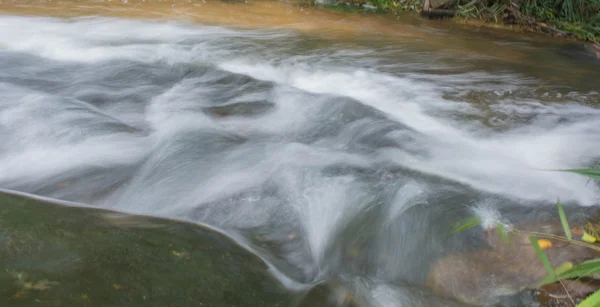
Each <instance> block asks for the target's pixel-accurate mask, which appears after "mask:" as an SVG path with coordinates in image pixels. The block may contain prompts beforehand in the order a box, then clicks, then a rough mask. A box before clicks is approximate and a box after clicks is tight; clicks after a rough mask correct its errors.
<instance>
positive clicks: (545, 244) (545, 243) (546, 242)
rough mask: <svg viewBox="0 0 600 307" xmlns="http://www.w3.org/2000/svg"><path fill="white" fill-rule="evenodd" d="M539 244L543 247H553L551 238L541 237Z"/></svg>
mask: <svg viewBox="0 0 600 307" xmlns="http://www.w3.org/2000/svg"><path fill="white" fill-rule="evenodd" d="M538 244H539V245H540V248H541V249H547V248H550V247H552V242H550V241H549V240H544V239H540V240H538Z"/></svg>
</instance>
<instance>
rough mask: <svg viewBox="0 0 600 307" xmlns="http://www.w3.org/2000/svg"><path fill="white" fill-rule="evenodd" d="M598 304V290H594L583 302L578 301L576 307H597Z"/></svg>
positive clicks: (599, 303)
mask: <svg viewBox="0 0 600 307" xmlns="http://www.w3.org/2000/svg"><path fill="white" fill-rule="evenodd" d="M598 306H600V291H596V292H594V294H592V295H590V296H588V297H587V298H586V299H585V300H583V302H581V303H579V305H577V307H598Z"/></svg>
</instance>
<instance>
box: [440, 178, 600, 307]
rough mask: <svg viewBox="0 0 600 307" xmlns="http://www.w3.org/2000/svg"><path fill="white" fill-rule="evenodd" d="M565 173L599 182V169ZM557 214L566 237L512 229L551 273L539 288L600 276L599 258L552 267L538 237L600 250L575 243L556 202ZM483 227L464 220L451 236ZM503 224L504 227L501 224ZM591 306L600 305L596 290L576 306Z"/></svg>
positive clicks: (562, 209)
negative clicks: (526, 239)
mask: <svg viewBox="0 0 600 307" xmlns="http://www.w3.org/2000/svg"><path fill="white" fill-rule="evenodd" d="M558 171H563V172H570V173H574V174H579V175H583V176H587V177H589V178H590V179H594V180H598V181H600V169H599V168H587V169H569V170H558ZM556 206H557V210H558V215H559V217H560V222H561V225H562V228H563V231H564V233H565V236H564V237H561V236H556V235H553V234H544V233H533V232H524V231H520V230H518V229H513V230H512V231H513V232H515V233H525V234H528V235H529V240H530V242H531V245H532V246H533V248H534V250H535V252H536V254H537V255H538V258H539V259H540V261H541V262H542V264H543V265H544V268H546V270H547V271H548V276H547V277H546V278H544V279H543V280H542V281H540V283H539V285H538V287H542V286H544V285H547V284H551V283H555V282H560V281H561V280H563V279H579V278H583V277H589V276H592V275H594V274H599V273H600V259H593V260H588V261H585V262H582V263H580V264H578V265H576V266H573V265H572V264H571V263H563V264H561V265H560V266H558V267H557V268H554V267H552V265H551V264H550V261H548V257H547V256H546V253H545V252H544V250H543V249H542V248H541V247H540V245H539V243H538V238H548V239H554V240H561V241H567V242H569V243H571V244H577V245H580V246H584V247H587V248H590V249H594V250H600V247H598V246H596V245H593V244H589V243H586V242H582V241H579V240H573V237H572V233H571V227H570V226H569V222H568V220H567V215H566V213H565V210H564V208H563V206H562V204H561V203H560V200H559V201H557V203H556ZM480 224H481V220H480V219H479V218H478V217H468V218H465V219H463V220H461V221H459V222H458V223H456V224H455V225H454V228H453V230H452V234H455V233H458V232H462V231H466V230H468V229H471V228H473V227H476V226H478V225H480ZM499 225H501V224H499ZM498 234H499V235H500V236H501V237H502V239H503V240H506V237H507V234H506V232H504V231H503V230H502V231H498ZM591 306H600V291H597V292H595V293H593V294H592V295H590V296H589V297H587V298H586V299H585V300H583V301H582V302H581V303H579V304H578V305H577V307H591Z"/></svg>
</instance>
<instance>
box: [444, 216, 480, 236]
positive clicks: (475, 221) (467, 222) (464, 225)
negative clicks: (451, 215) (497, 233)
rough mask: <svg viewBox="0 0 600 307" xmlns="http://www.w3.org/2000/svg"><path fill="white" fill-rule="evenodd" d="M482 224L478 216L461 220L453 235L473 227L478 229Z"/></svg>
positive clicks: (453, 230)
mask: <svg viewBox="0 0 600 307" xmlns="http://www.w3.org/2000/svg"><path fill="white" fill-rule="evenodd" d="M479 224H481V219H480V218H479V217H477V216H471V217H468V218H465V219H462V220H460V221H459V222H457V223H456V224H455V225H454V228H453V229H452V232H451V234H455V233H458V232H461V231H465V230H468V229H471V228H473V227H477V226H479Z"/></svg>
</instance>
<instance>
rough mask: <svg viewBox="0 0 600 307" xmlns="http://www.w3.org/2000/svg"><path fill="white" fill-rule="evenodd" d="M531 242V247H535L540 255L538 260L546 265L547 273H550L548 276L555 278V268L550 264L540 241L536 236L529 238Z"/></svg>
mask: <svg viewBox="0 0 600 307" xmlns="http://www.w3.org/2000/svg"><path fill="white" fill-rule="evenodd" d="M529 242H531V246H533V249H534V250H535V253H536V254H537V255H538V258H540V261H541V262H542V264H543V265H544V268H546V271H548V274H549V275H552V276H555V275H556V273H555V272H554V268H553V267H552V264H550V261H549V260H548V257H547V256H546V253H544V251H543V250H542V248H541V247H540V244H539V243H538V240H537V239H536V238H535V237H534V236H529Z"/></svg>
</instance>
